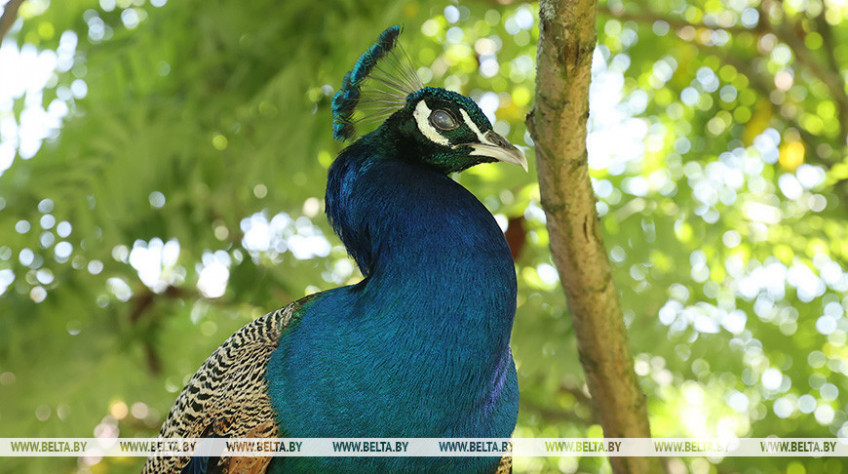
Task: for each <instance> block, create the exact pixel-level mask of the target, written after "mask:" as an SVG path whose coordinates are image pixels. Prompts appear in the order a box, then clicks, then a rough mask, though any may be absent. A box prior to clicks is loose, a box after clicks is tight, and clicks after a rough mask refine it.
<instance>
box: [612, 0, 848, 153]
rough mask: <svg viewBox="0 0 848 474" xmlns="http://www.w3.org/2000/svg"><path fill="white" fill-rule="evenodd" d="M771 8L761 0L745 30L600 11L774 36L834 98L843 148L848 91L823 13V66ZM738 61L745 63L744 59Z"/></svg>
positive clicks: (648, 20) (626, 17)
mask: <svg viewBox="0 0 848 474" xmlns="http://www.w3.org/2000/svg"><path fill="white" fill-rule="evenodd" d="M778 3H779V2H778ZM771 5H774V3H773V2H772V1H770V0H764V1H763V2H762V3H761V4H760V7H759V14H760V19H759V22H758V23H757V25H756V26H754V27H753V28H746V27H744V26H737V25H733V26H727V27H724V26H720V25H708V24H705V23H692V22H689V21H686V20H685V19H682V18H678V17H674V16H669V15H663V14H660V13H657V12H654V11H652V10H651V9H650V8H647V7H644V6H640V10H639V11H632V10H626V9H623V8H620V9H611V8H608V7H601V9H600V11H601V12H602V13H605V14H608V15H610V16H613V17H615V18H618V19H621V20H625V21H635V22H637V23H642V24H652V23H654V22H657V21H663V22H665V23H667V24H668V25H669V26H670V27H672V28H674V29H676V30H678V31H679V30H681V29H683V28H696V29H698V28H709V29H713V30H718V29H721V30H724V31H727V32H728V33H732V34H741V33H752V34H758V35H759V34H765V33H772V34H774V35H775V37H777V38H778V39H779V40H780V41H781V42H783V43H784V44H786V45H787V46H788V47H789V49H790V50H792V54H793V55H794V56H795V58H796V59H797V61H798V64H799V65H801V66H803V67H805V68H806V69H807V70H809V71H810V72H811V73H812V74H813V75H814V76H815V77H816V78H817V79H818V80H820V81H821V82H822V83H823V84H824V85H825V87H827V89H828V91H829V92H830V94H831V96H832V97H833V100H834V102H836V104H837V107H838V108H839V117H840V120H839V121H840V132H839V140H840V145H842V146H844V144H845V139H846V132H845V127H846V125H848V92H846V91H845V81H844V80H843V78H842V76H841V74H840V72H839V71H840V68H839V63H838V61H837V58H836V56H835V54H834V50H835V47H834V45H833V43H834V40H833V32H832V30H831V28H830V24H828V23H827V21H825V20H824V14H825V13H824V10H823V11H822V13H821V14H820V15H819V17H817V19H816V20H817V29H818V30H819V33H820V34H821V35H822V40H823V41H824V48H823V49H824V50H825V52H824V54H825V58H826V63H825V64H823V63H822V61H821V60H819V59H818V58H817V57H816V56H815V54H814V53H813V52H812V51H810V50H809V49H808V48H807V47H806V45H805V44H804V42H803V41H802V40H801V39H800V38H799V37H798V36H797V35H796V34H795V29H796V28H795V25H793V24H791V23H790V21H789V20H788V19H787V18H786V15H785V13H784V15H783V16H784V21H783V22H782V23H780V24H775V23H773V22H771V21H770V20H769V14H768V10H769V9H770V8H771ZM777 8H781V9H782V8H783V6H782V5H779V6H777ZM693 43H694V44H698V45H699V46H700V43H698V42H697V41H693ZM740 60H741V61H746V60H747V59H740ZM737 69H739V68H737Z"/></svg>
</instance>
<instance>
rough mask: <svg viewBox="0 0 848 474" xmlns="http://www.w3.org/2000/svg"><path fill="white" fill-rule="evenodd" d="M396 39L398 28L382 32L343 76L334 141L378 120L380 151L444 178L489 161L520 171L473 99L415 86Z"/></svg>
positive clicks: (517, 155) (520, 157)
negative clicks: (391, 150)
mask: <svg viewBox="0 0 848 474" xmlns="http://www.w3.org/2000/svg"><path fill="white" fill-rule="evenodd" d="M399 34H400V27H399V26H392V27H389V28H388V29H386V31H384V32H383V33H382V34H381V35H380V37H379V38H378V40H377V42H376V43H375V44H374V45H373V46H371V48H369V49H368V51H366V52H365V53H363V54H362V56H361V57H360V58H359V60H358V61H357V62H356V65H354V67H353V69H352V70H351V71H350V72H348V73H347V74H346V75H345V77H344V80H343V81H342V87H341V88H340V89H339V91H338V92H337V93H336V95H335V97H333V117H334V123H333V136H334V138H336V139H337V140H347V139H350V138H352V137H353V136H354V135H355V132H356V130H355V125H356V124H358V123H360V122H380V121H382V122H383V123H382V125H380V127H379V128H378V129H377V131H376V132H375V133H376V134H377V136H378V137H380V138H381V139H383V140H382V144H383V146H391V147H392V148H394V149H395V150H396V151H397V152H398V153H399V154H400V155H402V156H405V157H408V158H409V159H413V160H418V161H421V162H423V163H425V164H428V165H430V166H433V167H435V168H437V169H438V170H440V171H442V172H444V173H452V172H457V171H462V170H464V169H466V168H469V167H471V166H474V165H476V164H479V163H486V162H495V161H502V162H505V163H512V164H516V165H519V166H521V167H523V168H524V170H525V171H526V170H527V159H526V158H525V157H524V154H523V153H522V152H521V150H519V149H518V148H516V147H515V146H514V145H512V144H511V143H510V142H509V141H508V140H507V139H506V138H504V137H502V136H501V135H498V134H497V133H495V131H494V130H493V129H492V124H491V122H489V119H488V118H486V116H485V115H484V114H483V112H482V111H481V110H480V107H478V106H477V104H475V103H474V101H473V100H471V99H470V98H468V97H466V96H463V95H461V94H458V93H456V92H452V91H448V90H445V89H441V88H434V87H424V86H423V84H421V81H420V80H419V79H418V74H417V72H416V71H415V68H414V67H413V66H412V64H411V61H410V60H409V56H407V55H406V53H405V52H404V51H403V49H402V47H401V46H400V45H399V44H398V42H397V38H398V35H399ZM364 86H365V87H364ZM356 113H358V115H357V116H355V114H356Z"/></svg>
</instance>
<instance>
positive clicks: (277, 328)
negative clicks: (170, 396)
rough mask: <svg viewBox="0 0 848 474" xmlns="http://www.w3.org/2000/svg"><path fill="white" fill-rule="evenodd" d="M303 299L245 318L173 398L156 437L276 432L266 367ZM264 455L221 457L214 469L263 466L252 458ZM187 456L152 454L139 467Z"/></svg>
mask: <svg viewBox="0 0 848 474" xmlns="http://www.w3.org/2000/svg"><path fill="white" fill-rule="evenodd" d="M301 303H303V301H299V302H295V303H292V304H290V305H288V306H286V307H285V308H282V309H279V310H277V311H274V312H273V313H269V314H266V315H265V316H263V317H261V318H259V319H256V320H255V321H253V322H250V323H248V324H247V325H245V326H244V327H243V328H241V329H239V330H238V332H236V333H235V334H233V335H232V336H230V338H229V339H227V340H226V341H225V342H224V343H223V344H221V346H220V347H218V349H216V350H215V352H213V353H212V355H210V356H209V358H208V359H206V361H205V362H204V363H203V365H201V366H200V369H198V371H197V372H196V373H195V374H194V376H193V377H192V378H191V380H189V382H188V384H187V385H186V387H185V388H184V389H183V391H182V393H180V395H179V397H177V401H176V402H175V403H174V406H173V407H172V408H171V412H170V413H169V414H168V418H167V419H166V420H165V423H164V424H163V425H162V429H161V430H160V431H159V437H160V438H200V437H204V436H220V437H229V438H250V437H263V438H267V437H271V438H273V437H279V436H280V434H279V432H278V430H277V426H276V423H275V418H276V417H275V415H274V410H273V408H272V407H271V400H270V399H269V398H268V390H267V388H268V387H267V385H268V383H267V381H266V379H265V370H266V368H267V365H268V361H269V359H270V357H271V353H272V352H273V351H274V349H276V348H277V344H278V342H279V340H280V333H281V332H282V329H283V328H284V327H286V326H287V325H288V324H289V322H290V321H291V318H292V315H293V314H294V312H295V310H296V309H297V308H298V307H299V306H300V304H301ZM239 459H240V460H239ZM263 459H264V460H268V461H269V460H270V459H271V458H263ZM264 460H256V461H254V460H252V459H250V458H233V459H232V460H230V459H226V458H222V459H220V461H219V463H218V468H220V469H221V470H222V472H228V471H229V472H248V471H250V472H262V470H260V467H261V466H256V465H253V464H252V463H255V462H264ZM188 461H189V458H177V457H150V458H148V459H147V463H145V465H144V469H143V471H142V472H143V473H145V474H148V473H150V474H153V473H156V474H158V473H167V472H179V471H180V470H181V469H182V468H183V467H184V466H185V465H186V464H188ZM231 461H232V464H230V462H231ZM248 464H250V467H248ZM266 464H267V463H266ZM263 470H264V469H263Z"/></svg>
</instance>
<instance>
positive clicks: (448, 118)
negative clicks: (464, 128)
mask: <svg viewBox="0 0 848 474" xmlns="http://www.w3.org/2000/svg"><path fill="white" fill-rule="evenodd" d="M430 123H432V124H433V125H434V126H435V127H436V128H438V129H439V130H453V129H455V128H456V127H458V126H459V123H458V122H457V121H456V119H455V118H453V115H451V114H450V112H448V111H447V110H434V111H433V113H432V114H430Z"/></svg>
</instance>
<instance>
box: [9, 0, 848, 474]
mask: <svg viewBox="0 0 848 474" xmlns="http://www.w3.org/2000/svg"><path fill="white" fill-rule="evenodd" d="M537 8H538V5H536V4H524V3H519V2H512V1H510V0H491V1H486V0H478V1H462V2H459V3H457V2H453V1H441V2H438V1H437V2H426V3H425V2H421V1H416V0H404V1H398V2H383V1H378V2H376V1H365V0H328V1H325V2H314V1H306V0H286V1H284V2H249V1H248V2H225V1H220V0H207V1H203V2H200V1H191V0H186V1H181V2H176V1H170V2H167V0H150V1H147V0H100V1H99V2H97V1H87V0H86V1H84V0H67V1H63V2H58V1H52V2H50V1H48V0H28V1H25V2H24V3H23V4H22V5H21V7H20V10H19V11H18V18H17V21H16V22H15V23H14V24H13V25H12V27H11V30H10V31H9V33H8V35H7V37H6V39H5V41H4V42H3V43H2V48H0V173H2V174H1V175H0V436H3V437H20V436H27V437H66V436H67V437H91V436H98V437H99V436H116V435H120V436H126V437H133V436H137V437H145V436H154V435H155V434H156V432H157V430H158V426H159V425H160V423H161V422H162V420H163V417H164V415H165V414H166V413H167V411H168V409H169V407H170V405H171V403H172V402H173V400H174V399H175V397H176V395H177V393H178V391H179V390H180V389H181V388H182V386H183V384H184V383H185V381H186V380H187V378H188V377H189V376H190V375H191V374H192V373H193V372H194V371H195V370H196V369H197V367H198V366H199V365H200V363H201V362H202V361H203V360H204V359H205V357H206V356H207V355H208V354H209V353H211V351H212V350H214V349H215V348H216V347H217V346H218V345H219V344H220V343H221V342H222V341H223V340H224V339H226V338H227V337H228V336H229V335H230V334H231V333H233V332H234V331H235V330H237V329H238V328H239V327H240V326H242V325H243V324H245V323H246V322H248V321H250V320H251V319H253V318H256V317H258V316H261V315H262V314H264V313H265V312H267V311H269V310H272V309H275V308H278V307H280V306H283V305H285V304H287V303H289V302H290V301H292V300H293V299H296V298H298V297H301V296H303V295H305V294H307V293H311V292H315V291H320V290H325V289H329V288H333V287H336V286H339V285H342V284H346V283H350V282H355V281H357V280H358V278H360V276H359V274H358V273H357V272H356V270H355V268H354V265H353V264H352V261H351V260H350V259H349V258H348V257H347V256H346V254H345V250H344V248H343V247H342V246H341V244H340V242H339V240H338V239H337V238H335V237H334V236H333V235H332V233H331V231H330V229H329V227H328V225H327V222H326V219H325V217H324V215H323V193H324V186H325V179H326V171H327V168H328V166H329V165H330V163H332V160H333V158H334V156H335V155H336V154H337V153H338V151H339V150H340V149H341V146H342V145H340V144H338V143H335V142H333V141H332V139H331V133H330V124H331V117H330V107H329V105H330V100H331V97H332V94H333V93H334V91H335V87H337V86H338V84H339V82H340V81H341V77H342V76H343V74H344V73H345V72H346V71H347V70H348V69H349V68H350V67H351V65H352V64H353V63H354V61H355V60H356V58H357V57H358V55H359V54H360V53H361V52H362V51H363V50H364V48H366V47H367V46H368V45H369V44H370V43H371V42H372V41H373V39H374V38H375V37H376V35H377V34H378V32H379V31H381V30H382V29H383V28H385V27H386V26H387V25H390V24H394V23H402V24H404V25H405V29H406V33H405V34H404V35H403V37H402V41H403V43H404V44H405V46H406V49H407V50H408V51H409V53H410V54H411V56H412V58H413V59H414V60H415V61H416V62H417V65H418V66H420V69H419V74H420V75H421V77H422V79H423V80H424V81H425V82H426V83H428V84H430V85H436V86H444V87H447V88H449V89H454V90H458V91H460V92H462V93H464V94H468V95H471V96H472V97H473V98H474V99H475V100H477V101H478V103H479V104H480V105H481V107H482V108H483V110H484V111H485V112H486V113H487V115H489V116H490V117H491V118H492V119H494V118H497V120H496V121H494V122H493V123H495V129H496V130H497V131H499V132H501V133H503V134H505V135H507V136H508V138H509V139H510V140H511V141H512V142H513V143H517V144H524V145H526V146H528V147H531V146H532V143H530V140H529V138H528V135H527V133H526V130H525V127H524V124H523V120H524V116H525V114H526V113H527V112H529V111H530V108H531V107H532V97H533V94H534V78H535V76H534V74H535V71H534V69H535V64H534V62H535V59H534V58H535V44H536V40H537V38H538V28H537V25H536V19H537ZM599 8H600V10H599V21H598V30H599V32H598V40H599V42H598V47H597V49H596V52H595V59H594V66H593V77H594V79H593V85H592V93H591V104H592V115H591V117H590V136H589V140H588V146H589V151H590V167H591V170H592V176H593V184H594V187H595V190H596V193H597V196H598V204H597V207H598V211H599V213H600V214H601V216H602V217H601V219H602V223H603V229H604V237H605V239H606V245H607V248H608V249H609V253H610V257H611V259H612V261H613V263H614V266H615V269H616V274H615V277H616V281H617V284H618V287H619V290H620V293H621V298H622V302H623V307H624V308H625V318H626V322H627V324H628V327H629V332H630V337H631V345H632V347H633V352H634V354H636V356H635V367H636V372H637V374H638V375H639V376H640V380H641V383H642V386H643V387H644V390H645V392H646V394H647V396H648V400H649V412H650V417H651V423H652V428H653V432H654V434H655V436H659V437H715V436H732V435H735V436H751V437H766V436H771V435H776V436H783V437H790V436H791V437H830V436H842V437H848V422H847V421H848V416H846V410H848V407H847V406H846V400H848V397H846V395H845V394H846V393H848V382H846V377H845V376H846V374H848V347H846V334H847V333H848V319H846V305H848V273H846V268H848V236H846V225H845V220H846V209H848V184H846V183H848V150H846V128H848V92H847V91H846V86H845V83H846V78H848V21H846V20H848V3H846V2H845V0H784V1H773V0H653V1H651V2H647V1H641V2H640V1H629V2H622V1H620V0H607V1H602V2H601V4H600V6H599ZM528 152H529V154H530V158H531V160H530V161H531V168H532V162H533V160H532V148H528ZM457 179H458V180H459V181H460V182H462V183H463V184H464V185H466V186H467V187H469V188H470V189H471V190H472V191H473V192H474V193H475V194H476V195H477V196H478V197H479V198H480V199H481V200H482V201H483V202H484V203H485V204H486V206H487V207H488V208H489V209H490V210H491V211H492V212H493V213H494V214H495V215H496V217H497V218H498V220H499V222H500V223H501V224H502V227H504V228H506V232H507V237H508V240H509V241H510V243H511V245H512V246H513V249H514V251H515V253H517V257H516V266H517V271H518V275H519V287H520V294H519V307H518V317H517V319H516V323H515V330H514V334H513V343H512V345H513V351H514V353H515V357H516V359H517V363H518V372H519V380H520V385H521V392H522V398H521V410H520V415H519V424H518V427H517V428H516V432H515V435H516V436H519V437H533V436H543V437H583V436H602V431H601V429H600V426H599V425H598V424H597V419H598V418H597V416H596V414H595V408H594V407H593V403H592V400H591V397H589V395H588V392H587V390H586V388H585V385H584V380H583V374H582V369H581V367H580V364H579V361H578V359H577V353H576V348H575V341H574V335H573V332H572V327H571V322H570V318H569V316H568V314H567V309H566V306H565V301H564V297H563V295H562V291H561V289H560V286H559V281H558V276H557V273H556V269H555V268H554V267H553V266H552V264H551V259H550V255H549V251H548V248H547V245H548V236H547V232H546V230H545V225H544V213H543V212H542V210H541V208H540V204H539V192H538V186H537V184H536V182H535V170H534V169H531V173H529V174H522V173H516V172H515V170H514V169H511V168H507V167H504V166H497V165H482V166H479V167H476V168H474V169H472V170H469V171H468V172H466V173H464V174H463V175H461V176H458V177H457ZM842 462H843V461H842V460H838V459H825V460H822V459H765V458H732V459H724V460H722V459H710V460H707V459H702V458H685V459H670V460H669V464H668V466H669V469H670V471H671V472H675V473H678V472H695V473H705V472H746V473H759V472H791V473H793V474H798V473H804V472H834V473H837V472H848V468H846V467H845V466H844V465H843V464H842ZM141 463H142V460H141V459H138V458H131V459H119V458H107V459H79V460H77V459H46V458H41V459H25V460H24V459H6V460H4V463H3V467H0V471H6V472H137V471H138V469H139V468H140V466H141ZM515 465H516V471H517V472H549V471H557V470H560V471H563V472H575V471H584V472H596V471H608V470H609V465H608V463H607V462H606V461H604V460H601V459H596V458H583V459H576V458H561V459H556V458H551V459H541V458H538V459H517V460H516V463H515Z"/></svg>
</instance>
